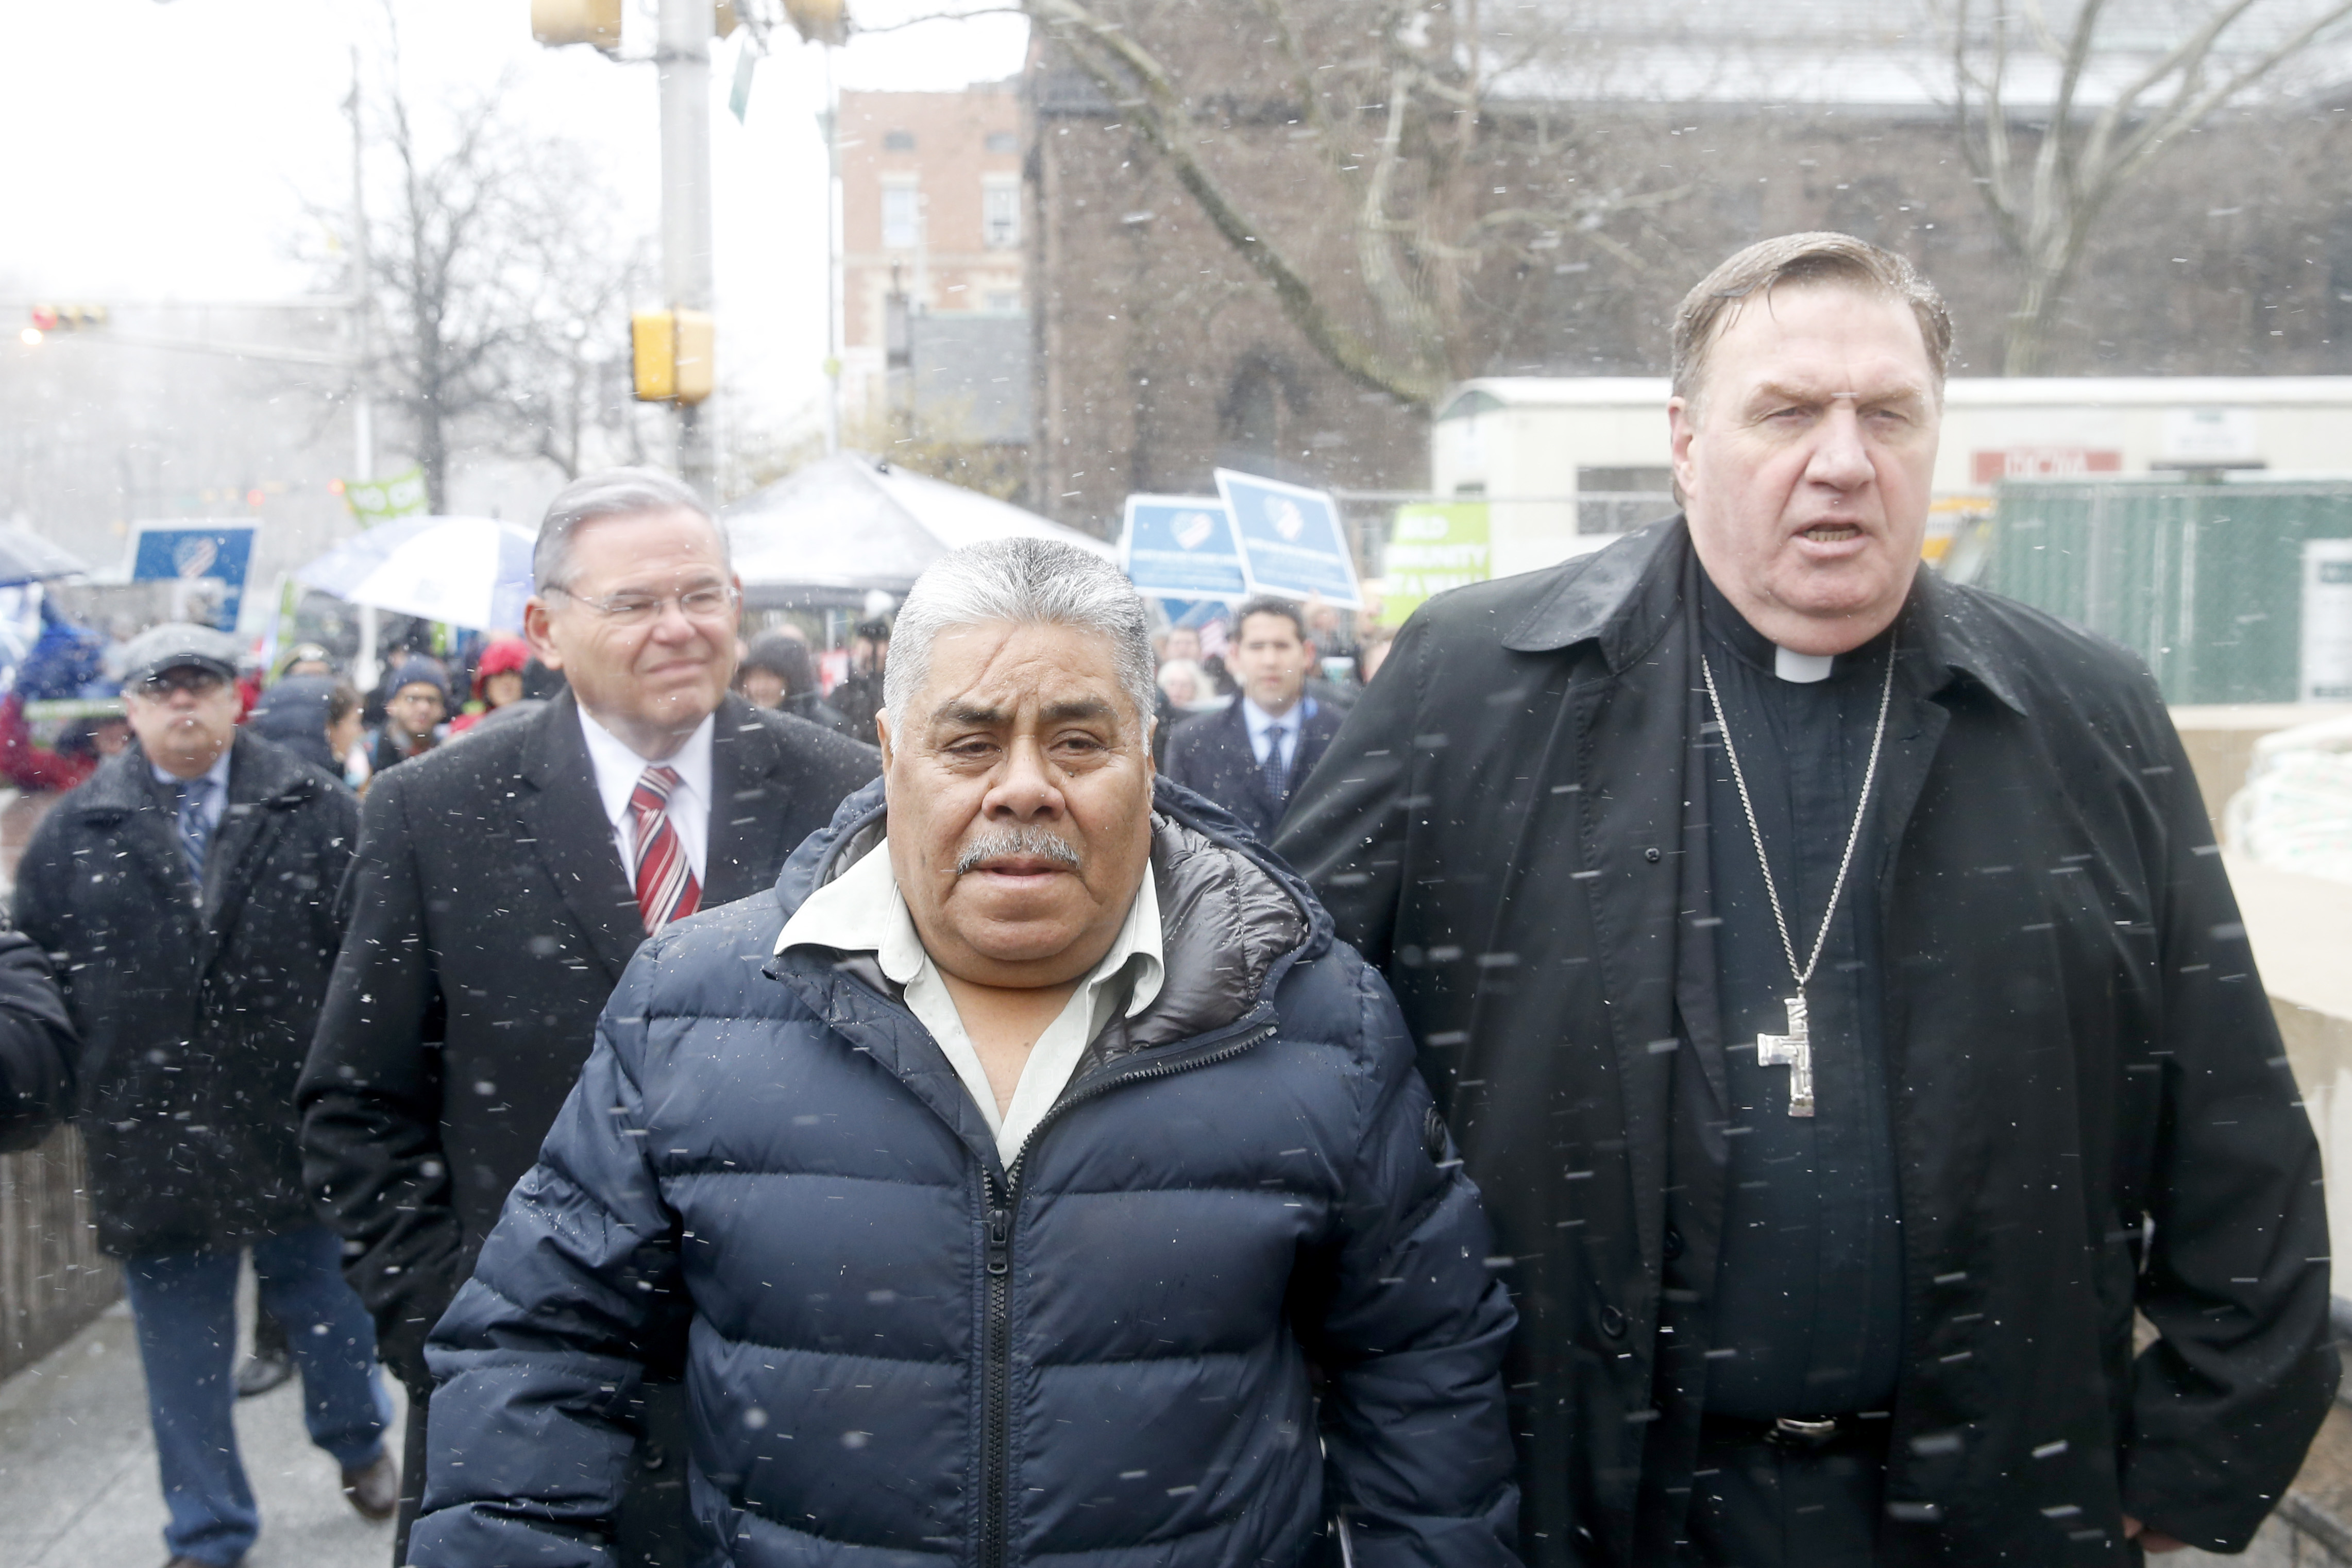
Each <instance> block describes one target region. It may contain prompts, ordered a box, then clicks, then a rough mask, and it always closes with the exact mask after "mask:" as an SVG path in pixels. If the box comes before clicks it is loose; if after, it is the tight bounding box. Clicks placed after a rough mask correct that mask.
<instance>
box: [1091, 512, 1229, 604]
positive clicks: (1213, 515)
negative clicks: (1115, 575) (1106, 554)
mask: <svg viewBox="0 0 2352 1568" xmlns="http://www.w3.org/2000/svg"><path fill="white" fill-rule="evenodd" d="M1118 563H1119V565H1120V566H1121V567H1122V568H1124V569H1125V570H1126V572H1127V575H1128V578H1129V580H1130V581H1132V582H1133V583H1134V584H1135V586H1136V590H1137V591H1139V592H1141V593H1148V594H1151V595H1154V596H1155V597H1159V598H1166V599H1243V598H1246V597H1247V596H1248V594H1249V579H1248V578H1247V577H1246V576H1245V575H1244V573H1243V570H1242V553H1241V547H1240V546H1239V545H1238V544H1236V543H1235V542H1234V525H1233V519H1232V518H1231V517H1228V516H1226V514H1225V504H1224V503H1223V501H1221V500H1219V499H1217V497H1214V496H1129V497H1128V498H1127V526H1126V527H1125V528H1122V529H1121V530H1120V531H1119V536H1118Z"/></svg>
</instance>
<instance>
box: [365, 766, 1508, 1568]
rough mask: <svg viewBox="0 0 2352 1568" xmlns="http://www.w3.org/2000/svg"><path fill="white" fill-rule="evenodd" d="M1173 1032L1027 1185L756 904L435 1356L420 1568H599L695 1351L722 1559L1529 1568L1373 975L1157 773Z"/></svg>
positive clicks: (696, 936)
mask: <svg viewBox="0 0 2352 1568" xmlns="http://www.w3.org/2000/svg"><path fill="white" fill-rule="evenodd" d="M1156 805H1157V807H1158V811H1157V815H1156V817H1155V822H1154V827H1155V835H1154V844H1153V855H1152V862H1153V875H1154V876H1155V877H1156V878H1157V879H1158V891H1159V895H1160V906H1161V911H1162V917H1163V922H1164V925H1165V928H1166V961H1167V972H1166V981H1165V984H1164V986H1163V988H1162V990H1161V993H1160V997H1159V998H1158V999H1157V1000H1155V1001H1154V1003H1153V1004H1152V1005H1151V1007H1150V1008H1149V1009H1146V1010H1145V1011H1143V1012H1142V1013H1140V1014H1139V1015H1138V1016H1137V1017H1136V1018H1134V1019H1123V1020H1119V1021H1116V1022H1114V1023H1113V1024H1112V1025H1111V1026H1110V1027H1109V1028H1108V1029H1107V1030H1105V1031H1104V1034H1103V1035H1102V1036H1101V1037H1100V1038H1099V1039H1097V1040H1096V1041H1095V1042H1094V1044H1093V1046H1092V1047H1091V1048H1090V1049H1089V1051H1088V1053H1087V1058H1086V1060H1085V1061H1082V1062H1081V1063H1080V1065H1079V1067H1078V1070H1077V1071H1076V1073H1075V1074H1074V1075H1073V1077H1072V1080H1071V1082H1070V1085H1069V1087H1068V1089H1067V1090H1066V1092H1064V1094H1063V1096H1062V1099H1061V1101H1060V1102H1059V1103H1058V1104H1057V1105H1056V1106H1055V1109H1054V1111H1053V1113H1051V1114H1050V1115H1049V1116H1048V1118H1047V1119H1046V1120H1045V1122H1044V1123H1043V1124H1041V1125H1040V1126H1039V1128H1038V1129H1037V1131H1036V1132H1035V1133H1034V1134H1032V1136H1031V1138H1030V1140H1029V1142H1028V1144H1027V1145H1026V1146H1025V1147H1024V1150H1023V1151H1022V1153H1021V1154H1020V1155H1019V1157H1018V1158H1017V1159H1015V1160H1014V1162H1013V1166H1012V1168H1011V1169H1010V1170H1008V1169H1007V1168H1006V1167H1005V1166H1004V1164H1003V1161H1002V1160H1001V1159H1000V1158H999V1156H998V1154H997V1151H996V1148H995V1145H994V1142H993V1140H992V1138H991V1136H990V1134H989V1132H988V1129H987V1126H986V1124H985V1123H984V1122H982V1118H981V1114H980V1112H979V1109H978V1108H977V1107H976V1106H975V1105H973V1104H972V1103H971V1099H970V1098H969V1096H968V1095H967V1094H966V1093H965V1092H964V1090H963V1088H962V1086H961V1082H959V1081H958V1079H957V1078H956V1076H955V1073H954V1071H953V1070H952V1069H951V1068H950V1066H949V1064H948V1061H947V1060H946V1058H945V1056H944V1055H942V1054H941V1052H940V1048H939V1046H938V1045H937V1043H936V1042H934V1041H933V1040H932V1039H931V1037H930V1036H929V1033H928V1032H927V1031H926V1030H924V1029H923V1028H922V1026H921V1025H920V1024H919V1023H918V1022H917V1021H916V1019H915V1018H914V1016H913V1015H912V1014H911V1013H909V1012H908V1010H907V1009H905V1007H903V1006H902V1005H901V1003H900V1001H899V998H898V996H897V995H896V994H895V988H893V987H891V986H890V984H889V982H888V981H887V980H886V979H885V978H883V977H882V976H881V974H880V971H879V970H878V969H877V968H876V967H874V965H873V963H872V962H871V959H870V956H855V955H832V956H829V955H826V954H824V952H823V951H822V950H810V949H803V948H796V949H794V950H793V952H791V953H789V954H786V955H784V956H781V957H778V956H774V955H773V948H774V946H775V942H776V937H777V934H778V933H779V932H780V931H781V930H782V926H783V924H784V921H785V919H786V917H787V916H788V915H789V914H790V913H791V911H793V909H795V908H797V907H798V906H799V904H800V903H801V901H802V900H803V898H804V897H806V895H807V894H808V893H809V892H810V891H811V890H812V889H813V888H814V887H815V886H817V885H818V884H819V883H820V882H822V881H823V880H825V879H828V878H830V877H831V876H834V875H835V874H838V873H839V872H840V870H841V869H842V868H844V867H845V866H846V865H848V864H850V863H852V862H854V861H855V860H856V857H857V856H858V855H859V854H861V853H864V852H866V851H868V850H870V849H871V847H872V845H873V844H874V842H875V841H876V840H877V839H878V838H879V837H880V834H881V831H882V825H883V823H882V816H883V813H882V809H881V796H880V789H879V786H878V785H877V786H876V787H874V788H873V789H868V790H867V791H866V792H864V793H863V794H861V795H858V796H855V797H852V798H851V800H848V801H847V802H845V804H844V806H843V808H842V810H841V812H840V813H839V814H838V815H837V816H836V817H835V821H834V825H833V827H832V828H831V829H830V830H829V831H827V832H824V833H822V834H819V835H816V836H815V837H814V838H812V839H811V840H810V841H808V843H806V844H804V845H803V847H802V848H801V850H800V852H798V853H797V854H795V855H794V856H793V859H792V861H791V862H789V863H788V864H787V865H786V866H785V868H784V871H783V873H782V877H781V878H780V879H779V881H778V884H777V887H776V889H775V891H774V893H773V894H767V895H762V896H760V897H755V898H751V899H747V900H745V901H743V902H742V903H740V904H732V905H730V906H728V907H726V908H723V909H719V910H715V911H712V912H709V914H706V915H701V916H698V917H697V918H695V919H692V920H688V921H685V922H682V923H681V924H679V925H675V926H673V927H671V928H670V930H669V931H668V932H667V933H665V934H664V935H663V936H661V937H659V938H658V939H656V940H655V941H652V942H649V943H647V944H646V946H645V947H644V948H643V949H642V950H641V951H640V952H639V954H638V956H637V957H636V960H635V962H634V963H633V964H632V965H631V966H630V967H629V970H628V973H627V975H626V976H625V978H624V979H623V980H622V982H621V986H620V989H619V990H618V991H617V992H616V993H615V994H614V998H613V1000H612V1004H611V1006H610V1007H609V1008H608V1009H606V1011H605V1014H604V1021H603V1023H602V1025H601V1026H600V1028H599V1030H598V1038H597V1042H596V1048H595V1051H594V1052H593V1055H592V1056H591V1058H590V1059H589V1061H588V1065H587V1067H586V1068H585V1069H584V1071H583V1076H582V1078H581V1081H580V1083H579V1085H578V1087H577V1088H576V1089H575V1090H574V1091H573V1092H572V1097H571V1100H570V1101H569V1103H567V1104H566V1105H565V1107H564V1110H563V1113H562V1116H561V1117H559V1118H558V1120H557V1121H556V1124H555V1125H554V1127H553V1129H552V1130H551V1132H550V1134H549V1135H548V1139H547V1144H546V1146H545V1148H544V1150H543V1151H542V1152H541V1157H540V1164H539V1166H537V1168H535V1169H534V1170H532V1171H531V1173H530V1175H529V1176H526V1177H525V1178H524V1179H523V1181H522V1182H521V1183H520V1185H519V1186H517V1187H516V1189H515V1191H514V1194H513V1196H512V1197H510V1198H509V1201H508V1204H507V1207H506V1212H505V1214H504V1216H503V1218H501V1219H500V1220H499V1225H498V1227H497V1228H496V1229H495V1230H494V1231H493V1232H492V1234H491V1235H490V1237H489V1239H488V1243H487V1245H486V1246H485V1247H484V1248H483V1250H482V1254H481V1258H480V1260H479V1262H478V1264H477V1265H476V1268H475V1271H474V1277H473V1279H472V1281H471V1282H469V1283H468V1284H467V1286H466V1287H465V1289H464V1291H462V1292H461V1293H460V1294H459V1296H458V1297H457V1301H456V1303H455V1304H454V1305H453V1306H452V1307H451V1308H450V1310H449V1312H448V1315H447V1316H446V1318H444V1319H443V1320H442V1322H441V1324H440V1327H439V1328H438V1330H437V1331H436V1334H435V1336H434V1342H433V1347H432V1350H431V1352H430V1356H431V1361H432V1364H433V1368H434V1371H435V1373H436V1375H437V1376H438V1377H439V1378H440V1380H441V1383H440V1387H439V1389H438V1391H437V1392H436V1395H435V1396H434V1400H433V1411H432V1433H431V1437H432V1454H433V1460H432V1469H431V1474H430V1477H429V1479H428V1482H427V1487H426V1493H425V1509H426V1514H425V1517H424V1518H423V1519H421V1520H420V1521H418V1523H417V1525H416V1528H415V1535H414V1537H413V1538H412V1542H411V1548H410V1554H411V1557H412V1559H413V1561H414V1562H415V1563H417V1564H419V1565H421V1568H458V1565H461V1564H462V1565H467V1568H485V1565H488V1564H508V1563H530V1564H545V1565H549V1568H564V1565H568V1564H592V1563H593V1564H605V1563H609V1562H610V1561H611V1559H610V1557H609V1554H608V1552H607V1551H606V1548H605V1547H604V1543H603V1539H602V1535H601V1531H602V1529H603V1526H604V1521H606V1520H608V1519H609V1517H610V1515H611V1513H612V1510H613V1508H614V1503H615V1501H616V1500H617V1499H618V1496H619V1493H620V1490H621V1487H622V1482H623V1478H624V1475H625V1458H626V1456H627V1454H628V1452H629V1450H630V1448H631V1444H632V1441H633V1436H632V1424H631V1412H632V1408H633V1406H634V1404H635V1398H636V1394H637V1388H638V1384H639V1380H640V1378H641V1376H642V1375H643V1371H644V1368H645V1367H646V1365H647V1364H649V1363H660V1362H665V1361H670V1362H674V1361H676V1360H677V1359H679V1358H681V1357H682V1359H683V1360H684V1363H685V1366H686V1375H687V1379H688V1396H689V1399H690V1403H691V1408H692V1411H693V1416H694V1441H693V1453H692V1456H691V1465H690V1469H689V1475H688V1484H689V1486H690V1487H691V1489H692V1501H693V1511H694V1513H695V1516H696V1518H697V1520H698V1522H699V1525H700V1528H701V1530H702V1531H703V1532H704V1535H705V1540H706V1544H707V1552H706V1556H705V1558H704V1562H705V1563H706V1564H719V1563H735V1564H743V1565H746V1568H750V1565H760V1568H766V1565H770V1564H787V1563H789V1564H793V1565H795V1568H820V1565H823V1568H833V1565H839V1568H869V1565H871V1568H882V1565H884V1564H889V1565H892V1568H900V1565H922V1564H939V1565H941V1568H945V1565H947V1564H974V1565H979V1568H996V1565H998V1564H1014V1563H1023V1564H1026V1563H1056V1564H1067V1565H1069V1568H1079V1565H1081V1564H1083V1565H1084V1568H1130V1565H1133V1568H1141V1565H1142V1564H1146V1563H1150V1564H1162V1565H1171V1568H1226V1565H1231V1564H1243V1563H1272V1564H1282V1565H1288V1564H1294V1563H1303V1562H1307V1561H1310V1560H1312V1559H1313V1558H1314V1557H1315V1556H1316V1554H1318V1552H1323V1551H1325V1550H1327V1546H1326V1543H1325V1542H1323V1541H1322V1539H1321V1534H1320V1532H1321V1529H1322V1524H1323V1521H1325V1520H1326V1519H1327V1518H1328V1517H1332V1516H1334V1515H1337V1516H1339V1517H1342V1518H1344V1519H1345V1520H1346V1521H1347V1522H1348V1524H1349V1531H1350V1534H1351V1536H1352V1541H1353V1545H1354V1551H1355V1560H1356V1561H1357V1562H1358V1563H1361V1564H1364V1565H1366V1568H1381V1565H1385V1564H1404V1563H1414V1564H1510V1563H1514V1562H1515V1559H1514V1557H1513V1555H1512V1552H1511V1548H1510V1547H1509V1545H1508V1544H1507V1542H1509V1541H1510V1539H1511V1537H1512V1531H1513V1518H1514V1513H1515V1511H1516V1507H1517V1494H1516V1492H1515V1490H1514V1489H1513V1487H1512V1484H1511V1481H1510V1458H1511V1451H1510V1443H1509V1439H1508V1436H1507V1432H1506V1429H1505V1424H1504V1418H1503V1388H1502V1383H1501V1378H1500V1375H1499V1367H1500V1365H1501V1358H1502V1351H1503V1345H1504V1342H1505V1340H1506V1339H1507V1336H1508V1335H1509V1333H1510V1331H1511V1327H1512V1323H1513V1314H1512V1310H1511V1307H1510V1304H1509V1301H1508V1300H1507V1297H1506V1295H1505V1293H1504V1291H1503V1290H1502V1288H1501V1286H1500V1285H1499V1284H1498V1283H1497V1282H1496V1279H1495V1277H1494V1273H1493V1270H1491V1269H1490V1268H1489V1266H1488V1260H1487V1257H1486V1253H1487V1250H1488V1248H1489V1245H1490V1244H1489V1242H1488V1239H1487V1231H1486V1222H1485V1219H1484V1218H1483V1217H1482V1215H1481V1213H1480V1210H1479V1207H1478V1198H1477V1194H1476V1191H1475V1189H1474V1188H1473V1187H1472V1186H1471V1185H1470V1183H1469V1182H1468V1181H1467V1180H1466V1179H1465V1178H1464V1176H1462V1173H1461V1170H1460V1167H1459V1165H1458V1163H1457V1162H1456V1161H1455V1160H1454V1158H1453V1157H1452V1154H1451V1151H1450V1150H1449V1149H1448V1148H1447V1147H1446V1145H1445V1141H1444V1131H1443V1128H1442V1126H1441V1125H1440V1124H1437V1123H1436V1121H1435V1120H1434V1118H1433V1116H1432V1115H1431V1113H1430V1101H1429V1096H1428V1093H1427V1092H1426V1090H1425V1089H1424V1088H1423V1084H1422V1082H1421V1080H1420V1079H1419V1078H1418V1076H1417V1075H1416V1074H1415V1072H1414V1070H1413V1064H1412V1054H1413V1053H1412V1041H1411V1040H1409V1039H1408V1038H1407V1037H1406V1034H1405V1031H1404V1029H1403V1026H1402V1023H1401V1022H1400V1021H1399V1019H1398V1015H1397V1010H1396V1006H1395V1004H1394V1002H1393V1001H1392V1000H1391V998H1390V996H1389V993H1388V990H1387V988H1386V987H1385V986H1384V985H1383V984H1382V982H1381V978H1380V977H1379V976H1378V975H1377V974H1375V973H1374V972H1373V971H1371V970H1370V969H1369V968H1367V967H1365V965H1364V963H1363V962H1362V960H1361V959H1360V958H1359V957H1358V956H1356V954H1355V953H1354V951H1353V950H1351V949H1349V948H1348V947H1346V946H1341V945H1339V944H1338V943H1336V942H1335V941H1334V940H1333V939H1332V936H1331V935H1330V925H1329V921H1328V917H1327V916H1326V915H1324V913H1323V910H1322V908H1321V906H1320V905H1319V904H1317V903H1316V902H1315V899H1314V897H1313V895H1312V894H1309V893H1308V892H1307V889H1306V886H1305V885H1304V884H1303V883H1300V882H1299V881H1298V880H1297V878H1296V877H1294V876H1292V875H1291V874H1290V873H1289V872H1288V871H1287V870H1286V869H1285V868H1283V867H1282V866H1281V865H1280V864H1279V863H1278V862H1275V861H1273V860H1272V859H1271V857H1270V856H1268V855H1267V854H1266V853H1265V852H1264V851H1263V850H1262V849H1260V848H1258V847H1257V846H1256V845H1255V844H1254V843H1252V842H1250V841H1247V840H1246V839H1245V838H1244V837H1243V836H1242V834H1241V831H1240V830H1239V829H1238V827H1237V826H1236V825H1235V824H1234V821H1233V820H1232V819H1231V818H1229V817H1227V816H1226V815H1225V814H1224V813H1223V812H1222V811H1220V810H1217V809H1216V808H1215V807H1213V806H1211V805H1210V804H1209V803H1208V802H1206V801H1204V800H1201V799H1200V798H1199V797H1197V796H1194V795H1192V794H1190V793H1189V792H1187V791H1184V790H1181V789H1176V788H1175V787H1173V786H1171V785H1168V784H1166V783H1165V782H1164V781H1163V783H1162V784H1161V786H1160V792H1159V796H1158V800H1157V801H1156Z"/></svg>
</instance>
